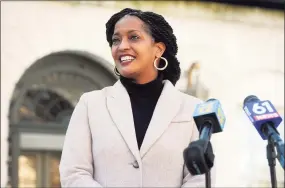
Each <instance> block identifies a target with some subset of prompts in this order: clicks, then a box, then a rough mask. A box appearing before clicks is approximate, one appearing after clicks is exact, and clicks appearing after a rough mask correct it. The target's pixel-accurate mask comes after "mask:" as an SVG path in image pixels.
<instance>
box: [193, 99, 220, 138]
mask: <svg viewBox="0 0 285 188" xmlns="http://www.w3.org/2000/svg"><path fill="white" fill-rule="evenodd" d="M193 118H194V121H195V123H196V126H197V128H198V130H199V132H200V139H204V140H207V141H209V140H210V138H211V135H212V133H218V132H222V131H223V129H224V125H225V121H226V118H225V114H224V112H223V110H222V107H221V103H220V102H219V101H218V100H217V99H208V100H207V101H206V102H205V103H202V104H199V105H197V106H196V109H195V111H194V113H193Z"/></svg>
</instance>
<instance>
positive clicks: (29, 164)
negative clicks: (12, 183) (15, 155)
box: [19, 154, 37, 188]
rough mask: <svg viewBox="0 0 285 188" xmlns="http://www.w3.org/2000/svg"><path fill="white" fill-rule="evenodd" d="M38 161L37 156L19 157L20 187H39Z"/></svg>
mask: <svg viewBox="0 0 285 188" xmlns="http://www.w3.org/2000/svg"><path fill="white" fill-rule="evenodd" d="M36 164H37V161H36V156H35V155H24V154H22V155H21V156H19V187H23V188H26V187H30V188H36V187H37V165H36Z"/></svg>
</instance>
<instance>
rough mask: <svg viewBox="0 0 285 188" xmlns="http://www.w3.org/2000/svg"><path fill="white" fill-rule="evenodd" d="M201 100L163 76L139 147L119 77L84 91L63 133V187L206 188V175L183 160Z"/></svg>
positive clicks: (194, 133)
mask: <svg viewBox="0 0 285 188" xmlns="http://www.w3.org/2000/svg"><path fill="white" fill-rule="evenodd" d="M200 102H201V101H200V100H199V99H197V98H194V97H191V96H189V95H186V94H183V93H182V92H180V91H178V90H177V89H176V88H175V87H174V86H173V85H172V83H171V82H169V81H168V80H165V81H164V88H163V91H162V94H161V96H160V98H159V100H158V102H157V105H156V108H155V111H154V114H153V117H152V119H151V122H150V124H149V127H148V129H147V132H146V135H145V138H144V140H143V143H142V146H141V149H140V150H139V149H138V146H137V141H136V134H135V129H134V123H133V115H132V108H131V103H130V99H129V95H128V93H127V91H126V90H125V88H124V86H123V85H122V84H121V82H120V81H117V82H116V83H115V85H114V86H110V87H106V88H104V89H102V90H97V91H92V92H88V93H85V94H83V95H82V97H81V98H80V100H79V102H78V104H77V105H76V107H75V109H74V112H73V115H72V117H71V120H70V123H69V127H68V130H67V132H66V137H65V141H64V146H63V151H62V158H61V162H60V167H59V170H60V180H61V184H62V187H205V176H204V175H199V176H192V175H191V174H189V172H188V171H187V168H186V167H185V166H184V161H183V150H184V149H185V148H186V147H187V146H188V145H189V143H190V142H191V141H193V140H196V139H198V135H199V133H198V130H197V128H196V125H195V123H194V121H193V118H192V113H193V111H194V108H195V106H196V105H197V104H198V103H200ZM214 177H215V176H214V173H213V172H212V182H213V179H214Z"/></svg>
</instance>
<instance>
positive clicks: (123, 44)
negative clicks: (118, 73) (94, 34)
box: [119, 39, 130, 50]
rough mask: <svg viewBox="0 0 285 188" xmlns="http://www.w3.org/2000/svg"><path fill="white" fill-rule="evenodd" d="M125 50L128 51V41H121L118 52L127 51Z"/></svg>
mask: <svg viewBox="0 0 285 188" xmlns="http://www.w3.org/2000/svg"><path fill="white" fill-rule="evenodd" d="M127 49H130V44H129V42H128V40H126V39H123V40H122V41H121V43H120V45H119V50H127Z"/></svg>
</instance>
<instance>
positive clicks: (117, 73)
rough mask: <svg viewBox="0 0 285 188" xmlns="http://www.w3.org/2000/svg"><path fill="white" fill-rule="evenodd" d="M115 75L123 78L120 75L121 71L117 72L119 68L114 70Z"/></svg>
mask: <svg viewBox="0 0 285 188" xmlns="http://www.w3.org/2000/svg"><path fill="white" fill-rule="evenodd" d="M114 73H115V75H117V76H121V74H120V73H119V71H118V70H117V67H115V68H114Z"/></svg>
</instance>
